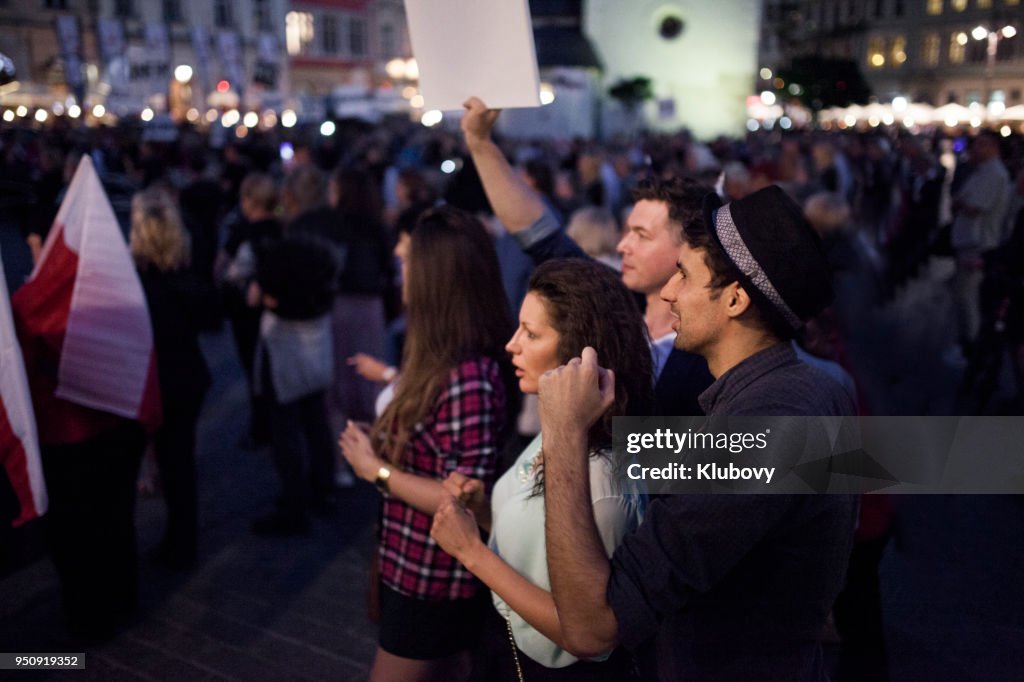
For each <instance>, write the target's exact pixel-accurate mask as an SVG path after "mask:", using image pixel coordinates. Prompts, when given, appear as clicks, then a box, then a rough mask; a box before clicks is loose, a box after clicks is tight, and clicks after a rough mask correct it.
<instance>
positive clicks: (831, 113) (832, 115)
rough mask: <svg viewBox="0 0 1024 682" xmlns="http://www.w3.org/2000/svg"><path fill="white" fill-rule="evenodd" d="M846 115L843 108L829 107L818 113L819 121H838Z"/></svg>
mask: <svg viewBox="0 0 1024 682" xmlns="http://www.w3.org/2000/svg"><path fill="white" fill-rule="evenodd" d="M845 115H846V112H845V110H844V109H843V108H842V107H829V108H828V109H822V110H821V111H819V112H818V120H819V121H838V120H839V119H841V118H842V117H843V116H845Z"/></svg>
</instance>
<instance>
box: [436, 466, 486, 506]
mask: <svg viewBox="0 0 1024 682" xmlns="http://www.w3.org/2000/svg"><path fill="white" fill-rule="evenodd" d="M441 485H443V486H444V489H445V492H447V493H448V494H449V495H451V496H452V497H454V498H455V499H456V500H458V501H459V502H461V503H462V504H464V505H466V507H467V508H468V509H469V510H470V511H471V512H473V515H474V516H480V514H481V512H483V511H484V510H486V509H487V494H486V492H485V491H484V482H483V481H481V480H480V479H477V478H470V477H469V476H466V475H464V474H460V473H459V472H458V471H453V472H451V473H450V474H448V478H446V479H445V480H444V481H443V482H442V483H441Z"/></svg>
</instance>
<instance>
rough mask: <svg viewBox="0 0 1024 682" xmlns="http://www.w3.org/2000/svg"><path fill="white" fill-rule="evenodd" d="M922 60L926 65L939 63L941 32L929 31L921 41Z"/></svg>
mask: <svg viewBox="0 0 1024 682" xmlns="http://www.w3.org/2000/svg"><path fill="white" fill-rule="evenodd" d="M921 61H922V62H924V64H925V66H938V65H939V34H938V33H929V34H928V35H926V36H925V37H924V40H923V41H922V42H921Z"/></svg>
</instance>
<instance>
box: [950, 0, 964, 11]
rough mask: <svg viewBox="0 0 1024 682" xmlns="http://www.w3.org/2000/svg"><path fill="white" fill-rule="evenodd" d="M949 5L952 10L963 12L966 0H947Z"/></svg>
mask: <svg viewBox="0 0 1024 682" xmlns="http://www.w3.org/2000/svg"><path fill="white" fill-rule="evenodd" d="M949 5H950V7H952V8H953V11H954V12H963V11H964V10H965V9H967V0H949Z"/></svg>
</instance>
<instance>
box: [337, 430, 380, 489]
mask: <svg viewBox="0 0 1024 682" xmlns="http://www.w3.org/2000/svg"><path fill="white" fill-rule="evenodd" d="M338 445H339V446H341V454H343V455H344V456H345V460H346V461H347V462H348V464H349V466H350V467H352V471H354V472H355V474H356V476H358V477H359V478H361V479H363V480H364V481H371V482H372V481H374V480H375V479H376V478H377V472H378V471H379V470H380V468H381V467H382V466H384V465H385V462H384V460H382V459H381V458H380V457H378V456H377V455H375V454H374V453H373V446H372V445H371V444H370V439H369V437H368V436H367V435H366V434H365V433H364V432H363V430H362V429H361V428H359V426H358V425H357V424H356V423H355V422H353V421H352V420H349V422H348V426H347V427H346V428H345V430H344V431H342V433H341V437H340V438H339V439H338Z"/></svg>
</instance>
